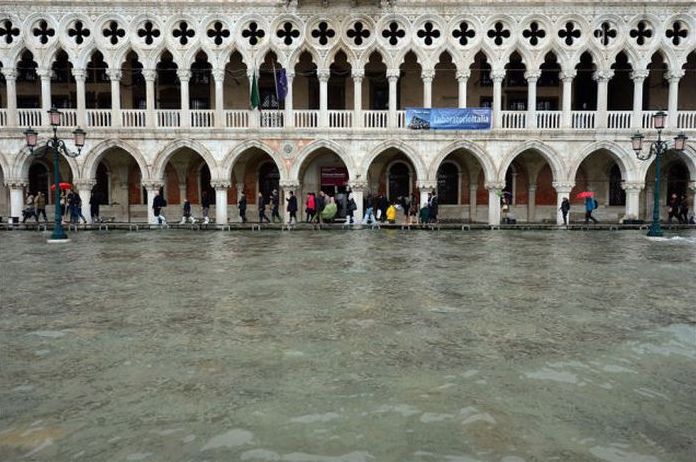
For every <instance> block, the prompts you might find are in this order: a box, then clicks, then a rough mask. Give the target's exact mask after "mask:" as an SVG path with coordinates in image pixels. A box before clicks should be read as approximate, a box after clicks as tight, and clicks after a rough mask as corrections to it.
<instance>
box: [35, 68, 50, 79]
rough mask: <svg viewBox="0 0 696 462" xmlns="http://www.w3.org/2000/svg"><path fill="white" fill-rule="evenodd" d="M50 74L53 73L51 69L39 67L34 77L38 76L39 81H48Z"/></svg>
mask: <svg viewBox="0 0 696 462" xmlns="http://www.w3.org/2000/svg"><path fill="white" fill-rule="evenodd" d="M52 73H53V70H52V69H47V68H45V67H39V68H38V69H36V75H38V76H39V78H41V80H46V79H48V80H50V79H51V74H52Z"/></svg>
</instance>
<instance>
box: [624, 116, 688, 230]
mask: <svg viewBox="0 0 696 462" xmlns="http://www.w3.org/2000/svg"><path fill="white" fill-rule="evenodd" d="M666 118H667V114H665V113H664V112H663V111H659V112H657V113H655V114H653V116H652V119H653V126H654V127H655V129H657V140H656V141H653V142H652V143H650V150H649V151H648V152H647V153H643V152H642V151H643V138H645V137H644V136H643V134H641V133H640V132H636V133H635V134H634V135H633V136H632V137H631V142H632V144H633V150H634V151H635V152H636V157H638V159H640V160H650V159H651V158H652V156H655V205H654V206H653V216H652V224H651V225H650V229H648V236H652V237H656V236H657V237H659V236H662V228H661V227H660V160H661V159H662V156H663V155H664V153H665V152H667V150H668V149H669V146H668V143H667V141H663V140H662V130H663V129H664V128H665V119H666ZM686 139H687V138H686V135H684V133H683V132H682V133H680V134H679V135H677V136H676V137H675V138H674V150H675V151H679V152H681V151H683V150H684V146H685V145H686Z"/></svg>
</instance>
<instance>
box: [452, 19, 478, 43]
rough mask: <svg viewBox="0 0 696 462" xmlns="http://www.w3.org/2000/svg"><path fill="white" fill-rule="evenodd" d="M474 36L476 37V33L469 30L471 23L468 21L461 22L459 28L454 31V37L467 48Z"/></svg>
mask: <svg viewBox="0 0 696 462" xmlns="http://www.w3.org/2000/svg"><path fill="white" fill-rule="evenodd" d="M474 36H476V31H475V30H474V29H471V28H469V23H467V22H466V21H462V22H460V23H459V27H458V28H457V29H454V30H453V31H452V37H454V38H456V39H458V40H459V44H460V45H462V46H466V44H467V43H469V39H472V38H474Z"/></svg>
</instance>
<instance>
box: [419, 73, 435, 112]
mask: <svg viewBox="0 0 696 462" xmlns="http://www.w3.org/2000/svg"><path fill="white" fill-rule="evenodd" d="M434 78H435V69H423V70H422V71H421V80H422V81H423V107H428V108H429V107H433V79H434Z"/></svg>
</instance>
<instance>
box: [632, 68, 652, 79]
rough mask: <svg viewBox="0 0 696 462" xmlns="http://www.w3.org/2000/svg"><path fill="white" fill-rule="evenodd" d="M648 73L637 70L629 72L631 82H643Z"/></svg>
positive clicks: (646, 70) (645, 70)
mask: <svg viewBox="0 0 696 462" xmlns="http://www.w3.org/2000/svg"><path fill="white" fill-rule="evenodd" d="M649 75H650V71H649V70H648V69H637V70H635V71H633V72H631V80H633V81H641V82H642V81H643V80H645V79H647V78H648V76H649Z"/></svg>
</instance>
